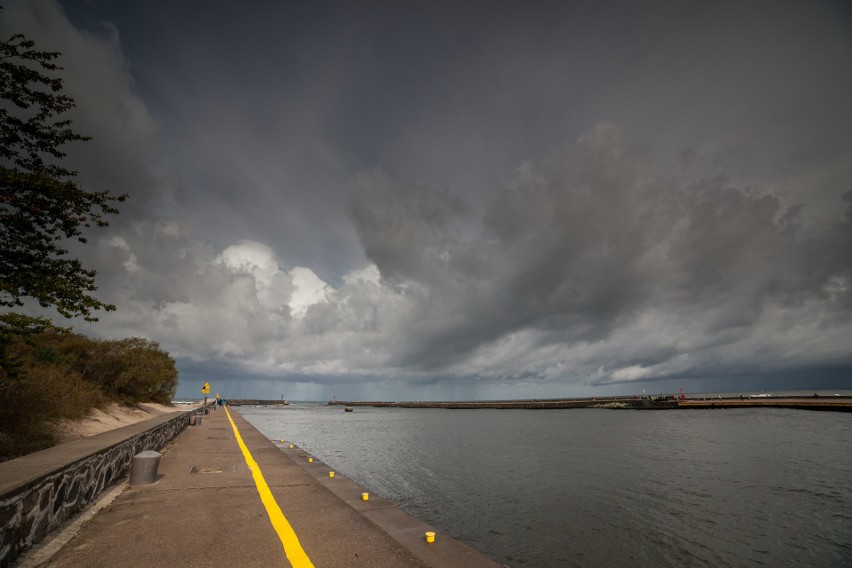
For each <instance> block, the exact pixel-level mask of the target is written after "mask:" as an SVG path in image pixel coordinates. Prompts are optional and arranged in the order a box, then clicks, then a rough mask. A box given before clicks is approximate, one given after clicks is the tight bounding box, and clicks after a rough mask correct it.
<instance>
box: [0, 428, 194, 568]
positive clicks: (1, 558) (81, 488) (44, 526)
mask: <svg viewBox="0 0 852 568" xmlns="http://www.w3.org/2000/svg"><path fill="white" fill-rule="evenodd" d="M189 422H190V413H189V412H182V413H179V414H178V413H175V414H165V415H163V416H158V417H155V418H152V419H150V420H147V421H145V422H139V423H138V424H131V425H130V426H125V427H123V428H118V429H115V430H111V431H109V432H104V433H102V434H98V435H96V436H90V437H88V438H82V439H80V440H74V441H73V442H68V443H66V444H60V445H58V446H54V447H52V448H48V449H46V450H42V451H40V452H36V453H33V454H30V455H27V456H23V457H20V458H17V459H14V460H9V461H6V462H3V463H0V567H5V566H9V565H10V564H11V562H12V561H13V560H14V558H15V557H17V556H18V555H19V554H20V553H21V552H22V551H24V550H26V549H28V548H30V547H31V546H33V545H34V544H36V543H38V542H39V541H41V540H42V539H43V538H44V537H45V535H46V534H47V533H48V532H50V531H51V530H53V529H54V528H56V527H57V526H59V525H60V524H61V523H62V522H63V521H65V520H66V519H68V518H69V517H71V516H72V515H73V514H75V513H77V512H78V511H80V510H81V509H82V508H83V507H85V506H86V505H87V504H88V503H90V502H91V501H92V500H93V499H95V498H96V497H97V496H98V495H99V494H100V493H101V492H102V491H103V490H104V489H106V488H107V487H109V486H110V485H112V484H114V483H116V482H117V481H119V480H120V479H122V478H123V477H125V476H126V475H127V471H128V469H129V467H130V463H131V460H132V458H133V456H134V455H136V454H138V453H139V452H142V451H145V450H159V449H160V448H162V447H163V446H164V445H165V444H166V443H167V442H169V441H170V440H171V439H172V438H174V437H175V436H177V434H179V433H180V432H182V431H183V430H184V429H185V428H186V427H187V425H189Z"/></svg>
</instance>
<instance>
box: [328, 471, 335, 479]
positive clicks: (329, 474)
mask: <svg viewBox="0 0 852 568" xmlns="http://www.w3.org/2000/svg"><path fill="white" fill-rule="evenodd" d="M328 476H329V477H331V478H332V479H334V472H333V471H329V472H328Z"/></svg>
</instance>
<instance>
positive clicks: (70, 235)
mask: <svg viewBox="0 0 852 568" xmlns="http://www.w3.org/2000/svg"><path fill="white" fill-rule="evenodd" d="M34 45H35V44H34V42H33V41H31V40H27V39H26V38H25V37H24V36H22V35H14V36H12V37H11V38H10V39H9V40H8V41H2V42H0V306H21V305H23V299H24V298H27V297H29V298H33V299H35V300H36V301H38V303H39V304H40V305H41V306H43V307H48V306H53V307H55V308H56V310H57V311H58V312H59V313H60V314H62V315H63V316H65V317H73V316H77V315H82V316H83V317H84V318H85V319H86V320H90V321H95V320H97V318H96V317H94V316H92V311H93V310H100V309H103V310H107V311H109V310H114V309H115V306H113V305H110V304H105V303H103V302H101V301H100V300H98V299H97V298H95V297H93V296H92V295H91V294H90V292H94V291H95V290H96V289H97V288H96V286H95V274H96V273H95V271H94V270H89V269H86V268H84V267H83V264H82V263H81V262H80V261H79V260H78V259H75V258H67V254H68V250H67V249H65V248H64V247H63V246H62V244H61V243H62V241H63V240H67V239H76V240H78V241H80V242H83V243H85V242H86V238H85V237H84V236H83V230H84V229H87V228H90V227H93V226H95V227H105V226H107V225H108V223H107V221H106V220H105V217H106V215H109V214H115V213H118V209H116V208H115V207H114V205H113V204H114V203H115V202H117V201H118V202H121V201H124V200H125V199H126V198H127V196H126V195H120V196H112V195H110V194H109V192H106V191H102V192H91V191H86V190H85V189H83V188H82V187H80V186H79V185H78V184H77V183H76V182H75V180H74V178H75V176H76V175H77V172H75V171H73V170H70V169H68V168H65V167H63V166H61V165H60V164H59V163H58V162H59V160H60V159H61V158H63V157H64V156H65V153H64V152H63V151H62V150H61V149H60V147H61V146H62V145H63V144H66V143H68V142H75V141H81V140H87V139H88V138H87V137H85V136H82V135H80V134H78V133H76V132H74V131H73V130H72V129H71V121H70V120H67V119H60V118H59V117H60V115H62V114H64V113H65V112H67V111H68V110H70V109H71V108H73V107H74V105H75V103H74V99H72V98H71V97H69V96H67V95H65V94H62V93H61V90H62V79H61V78H59V77H56V76H53V75H52V73H55V72H56V71H58V70H60V69H61V67H59V66H58V65H57V64H56V62H55V61H56V60H57V58H58V57H59V55H60V54H59V53H56V52H46V51H37V50H35V49H33V47H34Z"/></svg>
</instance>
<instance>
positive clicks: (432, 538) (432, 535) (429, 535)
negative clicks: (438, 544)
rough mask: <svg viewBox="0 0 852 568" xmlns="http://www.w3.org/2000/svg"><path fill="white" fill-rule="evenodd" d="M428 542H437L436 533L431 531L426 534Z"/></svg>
mask: <svg viewBox="0 0 852 568" xmlns="http://www.w3.org/2000/svg"><path fill="white" fill-rule="evenodd" d="M426 542H430V543H431V542H435V533H433V532H432V531H429V532H427V533H426Z"/></svg>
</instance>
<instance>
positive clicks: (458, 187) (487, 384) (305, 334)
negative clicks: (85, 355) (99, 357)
mask: <svg viewBox="0 0 852 568" xmlns="http://www.w3.org/2000/svg"><path fill="white" fill-rule="evenodd" d="M0 21H2V26H0V29H2V30H3V32H4V34H6V33H7V32H8V33H11V32H12V31H24V32H26V33H28V34H30V35H32V36H33V37H34V38H35V39H38V40H39V42H40V45H41V42H45V44H44V47H45V48H46V49H56V50H59V51H62V52H63V53H64V55H63V64H64V66H65V67H66V75H65V76H66V85H67V87H68V90H69V92H70V93H71V94H72V95H73V96H74V97H75V98H76V99H77V100H78V104H79V106H78V108H77V109H76V110H75V126H76V127H78V128H79V130H80V131H82V132H84V133H86V134H89V135H92V136H93V137H94V140H93V141H92V142H90V143H88V144H85V145H80V147H79V148H74V149H73V151H72V152H71V153H70V154H69V160H70V161H71V162H73V166H74V167H76V168H77V169H79V170H80V172H81V177H80V179H81V181H82V182H83V183H84V185H86V186H89V187H92V188H96V189H107V188H109V189H112V190H113V191H115V192H123V191H127V192H129V193H131V201H130V202H128V204H127V205H126V206H125V207H124V208H123V210H122V214H121V215H120V216H118V217H117V218H116V219H115V221H114V223H113V226H112V227H111V229H110V230H109V231H106V232H103V233H101V234H100V235H93V240H92V244H91V245H90V246H87V247H84V248H83V249H82V250H81V252H80V254H81V255H83V256H84V258H85V259H86V260H87V262H89V263H91V264H92V265H94V266H96V267H97V268H98V270H99V276H98V278H99V280H98V282H99V285H100V290H99V294H101V295H102V296H103V298H104V299H105V300H106V301H110V302H114V303H116V304H118V305H119V306H120V310H119V311H118V312H116V313H114V314H107V315H105V316H104V318H103V320H102V322H101V324H99V325H98V326H97V327H86V326H85V325H84V326H81V327H82V328H83V329H85V330H87V331H89V332H90V333H93V334H96V335H99V336H102V337H111V336H126V335H142V336H146V337H151V338H152V339H155V340H157V341H159V342H160V343H161V344H162V345H163V346H164V347H166V348H167V349H169V350H170V351H171V352H172V353H173V354H174V355H175V356H176V357H178V358H179V360H180V361H181V366H182V368H183V369H184V370H185V371H186V372H187V373H188V374H193V373H196V374H197V373H213V374H216V376H217V377H221V379H222V380H223V381H224V380H225V379H226V378H232V379H233V380H234V381H238V380H241V379H239V378H238V375H240V372H244V373H245V374H246V376H247V377H254V379H252V380H254V381H256V382H250V381H248V380H246V381H243V382H240V383H239V384H240V385H242V386H241V387H240V388H241V389H249V390H251V389H261V390H262V389H266V388H271V387H270V386H269V385H271V384H274V381H277V380H279V379H280V380H287V379H288V378H289V380H292V381H293V382H297V383H299V385H301V386H300V387H299V389H301V390H300V391H299V392H302V393H304V394H303V395H302V396H304V397H307V398H310V397H314V396H320V397H324V396H327V393H326V391H327V390H328V389H331V388H337V389H341V390H337V391H336V392H337V393H338V394H342V393H343V392H344V390H345V391H346V392H351V393H357V394H358V396H362V397H365V398H371V397H374V396H375V395H370V392H374V393H375V392H382V393H396V395H395V396H397V397H405V396H406V393H408V395H409V396H415V394H413V393H416V395H417V396H418V397H423V398H430V397H438V394H437V393H441V394H442V395H443V396H446V397H451V396H452V397H462V398H463V397H465V396H473V394H478V395H481V396H484V397H489V396H496V393H499V394H501V395H502V396H523V395H522V394H521V393H529V396H539V395H542V394H550V395H554V396H558V395H560V394H562V393H564V392H565V391H566V390H570V389H572V388H575V387H576V386H577V385H603V384H606V383H610V384H619V383H622V382H630V381H648V380H661V379H668V378H671V379H673V380H674V378H677V377H697V376H719V375H728V376H735V375H733V374H734V373H738V375H736V376H746V375H743V373H751V374H752V375H751V376H754V375H756V374H759V373H762V372H768V371H772V372H776V371H783V370H788V371H791V372H793V371H796V372H799V371H801V370H802V369H811V370H812V369H820V368H826V367H833V368H844V365H846V366H848V365H849V364H850V363H852V352H850V347H849V342H848V337H849V335H850V333H852V329H850V328H852V322H851V321H850V316H852V313H850V309H852V308H851V307H850V302H852V299H850V291H849V286H850V278H852V274H850V258H852V251H850V235H852V230H850V222H852V221H851V220H850V217H849V215H850V213H849V210H850V209H849V208H850V194H849V193H848V192H849V190H850V188H852V166H850V161H849V159H848V158H849V156H850V155H852V114H850V113H849V112H848V109H847V106H848V103H847V101H848V100H849V99H850V98H852V75H851V74H849V73H848V71H847V70H848V69H849V68H850V67H852V50H850V37H852V35H850V34H849V33H848V32H849V28H848V22H849V21H850V20H849V12H848V8H847V7H845V6H844V5H843V4H837V3H832V2H810V3H801V2H766V3H761V2H756V3H748V4H742V3H734V2H717V3H706V2H667V1H659V2H657V1H654V2H642V3H639V2H626V1H625V2H542V3H537V4H536V6H535V8H534V9H533V8H531V7H529V6H528V5H527V4H526V3H521V2H517V3H513V2H508V3H499V4H494V3H478V2H466V3H463V4H460V5H452V4H445V3H414V4H411V3H408V4H405V5H395V4H392V3H368V4H359V3H349V2H340V3H321V4H316V3H314V4H304V3H247V4H235V3H232V2H218V3H217V2H213V3H204V4H203V5H200V4H197V3H188V2H182V3H177V4H174V3H173V4H168V5H167V4H163V3H89V2H73V1H70V0H69V1H67V2H62V3H57V2H40V3H27V2H10V3H9V6H8V7H7V10H6V11H4V13H3V15H2V16H0ZM7 35H8V34H7ZM75 253H76V251H75ZM217 373H218V374H217ZM794 374H795V373H794ZM788 376H792V375H790V373H788ZM749 380H752V379H749ZM269 381H272V382H271V383H270V382H269ZM234 384H236V383H234ZM262 385H266V386H262ZM240 392H244V393H245V394H246V395H248V392H249V391H248V390H241V391H240ZM308 393H314V394H308ZM429 393H432V394H431V395H430V394H429ZM465 393H467V394H465ZM288 396H290V395H288ZM291 398H296V396H295V395H293V396H292V397H291Z"/></svg>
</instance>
